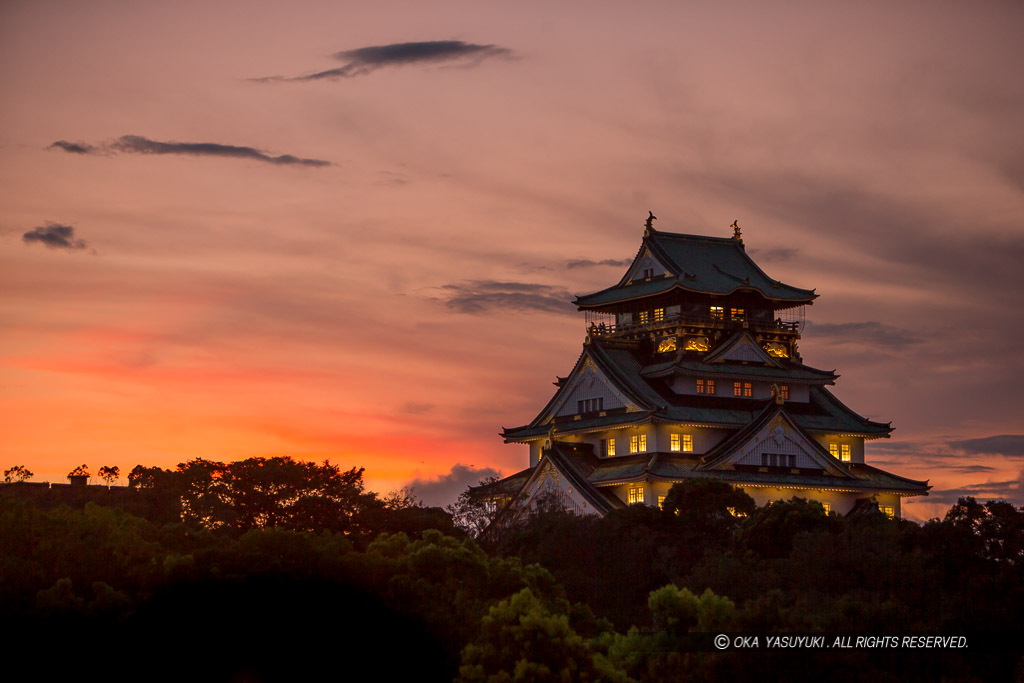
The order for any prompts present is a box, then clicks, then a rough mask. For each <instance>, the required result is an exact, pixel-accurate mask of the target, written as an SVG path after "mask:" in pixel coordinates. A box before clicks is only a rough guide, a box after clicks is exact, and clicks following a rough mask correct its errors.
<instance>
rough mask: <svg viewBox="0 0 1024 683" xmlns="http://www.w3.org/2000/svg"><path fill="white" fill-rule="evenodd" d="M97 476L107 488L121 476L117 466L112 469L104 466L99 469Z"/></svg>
mask: <svg viewBox="0 0 1024 683" xmlns="http://www.w3.org/2000/svg"><path fill="white" fill-rule="evenodd" d="M97 475H98V476H99V478H100V479H102V480H103V481H105V482H107V486H110V484H111V483H112V482H113V481H114V480H115V479H117V478H118V477H120V476H121V470H120V468H118V466H117V465H114V466H113V467H107V466H106V465H104V466H103V467H101V468H100V470H99V472H97Z"/></svg>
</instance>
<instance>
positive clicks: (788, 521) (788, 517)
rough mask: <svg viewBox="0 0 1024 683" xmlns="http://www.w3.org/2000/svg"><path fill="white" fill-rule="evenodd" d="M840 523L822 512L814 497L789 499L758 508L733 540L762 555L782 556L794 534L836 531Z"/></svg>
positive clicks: (840, 525) (790, 549) (791, 547)
mask: <svg viewBox="0 0 1024 683" xmlns="http://www.w3.org/2000/svg"><path fill="white" fill-rule="evenodd" d="M841 527H842V523H841V522H840V521H839V519H838V518H836V517H832V516H830V515H828V514H826V512H825V508H824V507H822V505H821V503H819V502H818V501H816V500H811V501H808V500H806V499H804V498H790V499H789V500H777V501H775V502H773V503H772V504H771V505H766V506H765V507H762V508H758V509H757V511H756V512H754V513H753V514H751V515H750V517H749V518H748V519H747V520H746V521H745V523H744V524H743V526H742V528H741V529H740V530H739V532H738V536H737V542H738V544H739V546H740V547H741V548H747V549H750V550H753V551H755V552H756V553H758V554H760V555H761V556H762V557H786V556H788V555H789V554H790V552H791V551H792V549H793V540H794V538H796V536H797V534H800V533H805V532H806V533H809V532H829V533H838V532H839V531H840V529H841Z"/></svg>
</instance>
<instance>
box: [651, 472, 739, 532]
mask: <svg viewBox="0 0 1024 683" xmlns="http://www.w3.org/2000/svg"><path fill="white" fill-rule="evenodd" d="M661 508H662V510H663V511H664V512H666V513H667V514H674V515H679V516H680V517H682V518H683V519H684V521H685V523H686V525H687V526H688V527H690V528H693V529H694V530H696V531H698V532H702V533H705V534H708V535H711V536H720V535H727V534H728V533H730V532H731V531H733V530H734V529H735V528H736V527H737V526H739V521H740V519H742V518H743V517H745V516H747V515H749V514H751V513H752V512H753V511H754V510H755V509H756V508H757V506H756V505H755V504H754V499H753V498H751V497H750V496H749V495H747V494H746V492H744V491H742V490H740V489H738V488H736V487H734V486H732V485H731V484H728V483H726V482H724V481H717V480H714V479H692V480H687V481H684V482H681V483H678V484H675V485H673V486H672V488H671V489H669V492H668V495H666V496H665V502H664V503H663V504H662V506H661Z"/></svg>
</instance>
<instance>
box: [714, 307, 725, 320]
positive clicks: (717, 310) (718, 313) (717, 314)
mask: <svg viewBox="0 0 1024 683" xmlns="http://www.w3.org/2000/svg"><path fill="white" fill-rule="evenodd" d="M711 317H712V318H715V319H717V320H721V319H723V318H724V317H725V307H723V306H712V307H711Z"/></svg>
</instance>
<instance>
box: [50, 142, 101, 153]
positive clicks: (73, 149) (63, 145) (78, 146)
mask: <svg viewBox="0 0 1024 683" xmlns="http://www.w3.org/2000/svg"><path fill="white" fill-rule="evenodd" d="M54 148H56V149H62V150H64V151H65V152H69V153H71V154H93V153H94V152H97V151H99V150H97V149H96V147H94V146H93V145H89V144H86V143H84V142H68V141H67V140H57V142H55V143H53V144H52V145H50V146H49V147H47V148H46V149H54Z"/></svg>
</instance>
